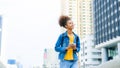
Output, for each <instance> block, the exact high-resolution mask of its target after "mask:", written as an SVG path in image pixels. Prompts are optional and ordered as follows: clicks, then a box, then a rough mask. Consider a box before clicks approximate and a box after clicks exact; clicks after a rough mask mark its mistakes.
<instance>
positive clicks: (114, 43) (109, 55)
mask: <svg viewBox="0 0 120 68" xmlns="http://www.w3.org/2000/svg"><path fill="white" fill-rule="evenodd" d="M93 6H94V30H95V45H96V48H99V49H102V62H103V63H104V62H106V61H108V60H111V59H115V58H116V57H118V56H119V57H120V0H93Z"/></svg>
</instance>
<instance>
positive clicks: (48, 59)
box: [43, 49, 59, 68]
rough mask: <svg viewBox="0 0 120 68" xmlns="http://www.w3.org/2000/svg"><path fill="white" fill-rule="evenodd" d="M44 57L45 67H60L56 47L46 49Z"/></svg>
mask: <svg viewBox="0 0 120 68" xmlns="http://www.w3.org/2000/svg"><path fill="white" fill-rule="evenodd" d="M43 59H44V63H43V68H59V60H58V53H57V52H55V50H54V49H45V50H44V57H43Z"/></svg>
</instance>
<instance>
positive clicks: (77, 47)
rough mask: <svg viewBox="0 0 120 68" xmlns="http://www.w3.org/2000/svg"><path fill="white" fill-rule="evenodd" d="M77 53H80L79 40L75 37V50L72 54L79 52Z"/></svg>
mask: <svg viewBox="0 0 120 68" xmlns="http://www.w3.org/2000/svg"><path fill="white" fill-rule="evenodd" d="M79 51H80V38H79V37H78V36H77V41H76V50H74V52H79Z"/></svg>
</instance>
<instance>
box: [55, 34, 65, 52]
mask: <svg viewBox="0 0 120 68" xmlns="http://www.w3.org/2000/svg"><path fill="white" fill-rule="evenodd" d="M62 38H63V37H62V34H61V35H60V36H59V38H58V40H57V42H56V44H55V51H57V52H66V47H61V45H62V41H63V40H62Z"/></svg>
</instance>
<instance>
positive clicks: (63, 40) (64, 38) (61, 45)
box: [55, 31, 80, 60]
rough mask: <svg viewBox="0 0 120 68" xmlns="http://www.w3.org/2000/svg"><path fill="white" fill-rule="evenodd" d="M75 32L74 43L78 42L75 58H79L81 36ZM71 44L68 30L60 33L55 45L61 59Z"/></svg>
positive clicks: (74, 53)
mask: <svg viewBox="0 0 120 68" xmlns="http://www.w3.org/2000/svg"><path fill="white" fill-rule="evenodd" d="M73 34H74V43H75V44H76V50H74V51H73V57H74V60H78V56H77V54H76V53H77V52H79V51H80V39H79V37H78V36H77V35H76V34H75V33H73ZM68 45H69V37H68V35H67V31H66V32H65V33H62V34H60V36H59V38H58V40H57V42H56V45H55V51H57V52H59V59H60V60H64V56H65V54H66V47H68Z"/></svg>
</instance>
